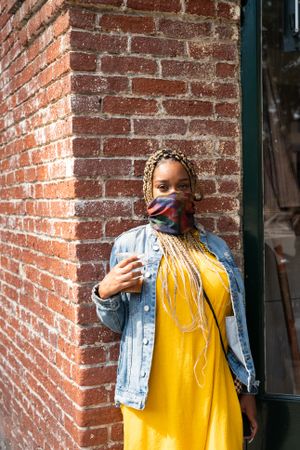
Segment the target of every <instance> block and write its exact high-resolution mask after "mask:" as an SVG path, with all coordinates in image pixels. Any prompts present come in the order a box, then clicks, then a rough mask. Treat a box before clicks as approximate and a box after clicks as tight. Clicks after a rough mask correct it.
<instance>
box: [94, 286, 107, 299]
mask: <svg viewBox="0 0 300 450" xmlns="http://www.w3.org/2000/svg"><path fill="white" fill-rule="evenodd" d="M96 290H97V293H98V295H99V297H100V298H101V299H102V300H107V299H108V298H109V297H110V295H107V292H105V289H103V285H101V282H100V283H99V284H98V287H97V289H96Z"/></svg>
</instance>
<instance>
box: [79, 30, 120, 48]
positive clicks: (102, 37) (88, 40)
mask: <svg viewBox="0 0 300 450" xmlns="http://www.w3.org/2000/svg"><path fill="white" fill-rule="evenodd" d="M70 40H71V45H72V48H73V49H77V50H83V51H89V50H91V51H97V52H109V53H117V54H119V53H123V52H125V51H126V48H127V37H119V36H112V35H106V34H98V33H90V32H88V31H75V30H73V31H71V35H70Z"/></svg>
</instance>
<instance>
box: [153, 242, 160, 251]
mask: <svg viewBox="0 0 300 450" xmlns="http://www.w3.org/2000/svg"><path fill="white" fill-rule="evenodd" d="M153 250H155V251H156V252H157V251H158V250H159V245H157V244H154V245H153Z"/></svg>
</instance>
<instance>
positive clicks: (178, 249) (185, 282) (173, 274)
mask: <svg viewBox="0 0 300 450" xmlns="http://www.w3.org/2000/svg"><path fill="white" fill-rule="evenodd" d="M168 160H173V161H178V162H180V164H182V166H183V167H184V169H185V170H186V172H187V174H188V176H189V179H190V185H191V191H192V194H193V195H194V197H195V191H196V182H197V174H196V170H195V167H194V164H193V163H192V161H190V160H189V159H188V158H187V157H186V155H185V154H184V153H182V152H181V151H178V150H169V149H162V150H158V151H156V152H155V153H153V154H152V155H151V156H150V157H149V159H148V161H147V162H146V165H145V170H144V179H143V191H144V198H145V201H146V203H147V204H149V203H150V202H151V201H152V200H153V192H152V190H153V186H152V180H153V174H154V171H155V169H156V167H158V165H160V164H163V163H165V162H166V161H168ZM153 232H154V233H156V235H157V238H158V242H159V244H160V247H161V249H162V253H163V255H164V260H165V264H163V265H162V267H161V270H159V274H158V276H159V277H160V278H159V281H160V283H161V286H162V289H163V307H164V309H165V310H166V312H167V313H168V314H170V315H171V317H172V318H173V320H174V322H175V323H176V325H177V326H178V328H179V329H180V330H181V331H183V332H191V331H194V330H196V329H200V330H201V331H202V335H203V338H204V342H205V348H204V350H203V353H204V364H203V366H202V372H203V371H204V368H205V365H206V353H207V348H208V341H209V332H208V324H207V318H206V312H205V302H204V297H203V285H202V279H201V274H200V270H199V258H201V257H202V258H205V260H206V263H207V266H208V267H209V268H210V269H211V270H213V271H214V272H216V273H217V274H218V276H219V278H220V281H221V282H222V284H223V286H224V287H225V289H226V290H227V291H228V287H227V286H226V285H225V284H224V282H223V279H222V277H221V274H220V272H222V270H223V268H222V266H221V265H220V263H219V262H218V261H217V260H215V258H213V257H212V255H210V254H209V252H208V250H207V249H206V248H205V247H204V245H203V244H202V243H201V241H200V239H199V232H198V231H197V230H196V229H194V230H191V231H189V232H187V233H185V234H183V235H171V234H167V233H163V232H160V231H157V230H153ZM179 291H180V293H181V296H180V301H181V302H182V301H183V302H186V305H187V308H188V309H187V311H188V315H187V316H188V318H189V320H188V322H187V323H182V320H180V319H179V317H178V316H177V311H178V306H177V305H176V300H177V297H178V292H179ZM200 357H201V355H199V356H198V358H197V361H196V362H195V365H194V372H195V376H196V379H197V382H198V383H199V381H198V376H197V373H196V366H197V364H198V362H199V361H200ZM199 384H200V383H199Z"/></svg>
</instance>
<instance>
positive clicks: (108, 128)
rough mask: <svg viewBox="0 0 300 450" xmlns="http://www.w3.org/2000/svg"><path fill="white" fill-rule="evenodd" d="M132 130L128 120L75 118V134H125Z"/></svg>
mask: <svg viewBox="0 0 300 450" xmlns="http://www.w3.org/2000/svg"><path fill="white" fill-rule="evenodd" d="M129 130H130V125H129V121H128V120H127V119H102V118H100V117H74V119H73V132H74V133H79V134H80V133H81V134H101V135H103V134H106V135H108V134H125V133H128V132H129Z"/></svg>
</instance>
